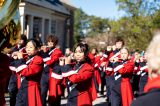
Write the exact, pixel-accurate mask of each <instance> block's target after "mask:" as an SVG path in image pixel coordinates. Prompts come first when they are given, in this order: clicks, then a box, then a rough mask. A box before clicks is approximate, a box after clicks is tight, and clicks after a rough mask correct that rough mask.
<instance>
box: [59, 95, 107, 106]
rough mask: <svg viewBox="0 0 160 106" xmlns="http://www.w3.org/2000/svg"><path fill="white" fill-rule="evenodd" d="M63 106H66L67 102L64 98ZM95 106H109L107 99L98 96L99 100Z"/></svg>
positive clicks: (95, 102) (94, 103)
mask: <svg viewBox="0 0 160 106" xmlns="http://www.w3.org/2000/svg"><path fill="white" fill-rule="evenodd" d="M61 103H62V106H65V104H66V103H67V100H66V99H64V98H62V102H61ZM93 105H94V106H107V105H108V104H107V102H106V97H105V96H101V95H99V94H98V98H97V99H96V100H95V101H94V102H93Z"/></svg>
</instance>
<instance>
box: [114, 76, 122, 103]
mask: <svg viewBox="0 0 160 106" xmlns="http://www.w3.org/2000/svg"><path fill="white" fill-rule="evenodd" d="M111 106H122V97H121V79H118V80H117V81H114V82H112V83H111Z"/></svg>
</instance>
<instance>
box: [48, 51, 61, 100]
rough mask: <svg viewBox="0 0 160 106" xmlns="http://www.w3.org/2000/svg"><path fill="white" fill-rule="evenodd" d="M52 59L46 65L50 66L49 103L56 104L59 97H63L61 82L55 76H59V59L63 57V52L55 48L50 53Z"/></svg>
mask: <svg viewBox="0 0 160 106" xmlns="http://www.w3.org/2000/svg"><path fill="white" fill-rule="evenodd" d="M49 55H50V59H49V60H48V61H46V64H47V65H49V66H50V74H49V101H50V102H54V101H55V100H56V98H57V96H61V95H62V92H63V91H62V88H61V86H60V85H58V84H57V83H58V82H59V81H60V80H61V79H59V78H57V77H54V75H56V74H57V76H58V73H57V71H58V70H57V68H56V67H57V65H58V64H59V58H60V57H62V56H63V54H62V51H61V50H60V49H58V48H54V49H53V50H52V51H51V52H50V53H49Z"/></svg>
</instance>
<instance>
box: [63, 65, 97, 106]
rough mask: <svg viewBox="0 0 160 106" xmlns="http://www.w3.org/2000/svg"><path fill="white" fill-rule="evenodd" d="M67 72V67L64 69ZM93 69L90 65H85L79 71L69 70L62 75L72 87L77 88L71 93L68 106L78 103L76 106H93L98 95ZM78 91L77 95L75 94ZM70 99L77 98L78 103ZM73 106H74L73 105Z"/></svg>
mask: <svg viewBox="0 0 160 106" xmlns="http://www.w3.org/2000/svg"><path fill="white" fill-rule="evenodd" d="M64 68H65V69H66V70H68V69H69V68H68V69H67V67H64ZM93 71H94V69H93V67H92V66H91V65H89V64H88V63H84V64H83V65H81V66H80V67H79V70H77V71H76V70H71V69H70V70H68V71H67V72H64V73H62V76H64V77H65V78H67V79H68V80H69V82H71V83H72V86H75V87H74V88H76V89H74V88H73V89H72V90H71V91H70V93H69V96H68V104H70V103H71V104H72V103H76V104H74V106H85V105H87V106H92V101H93V100H95V99H96V97H97V93H96V88H95V85H94V82H93V78H92V76H93ZM75 90H76V92H77V93H74V92H75ZM70 98H71V99H72V98H77V99H76V100H77V101H74V100H73V101H74V102H72V101H70ZM72 105H73V104H72Z"/></svg>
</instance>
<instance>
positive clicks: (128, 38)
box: [110, 0, 159, 50]
mask: <svg viewBox="0 0 160 106" xmlns="http://www.w3.org/2000/svg"><path fill="white" fill-rule="evenodd" d="M155 2H156V4H154V5H153V3H155ZM155 2H154V1H153V2H151V1H149V0H116V3H117V4H118V6H119V10H123V11H125V12H126V16H124V17H122V18H121V19H119V20H118V21H114V20H111V21H110V24H111V27H112V32H113V33H114V34H115V35H116V36H121V37H123V38H124V40H125V42H126V43H127V45H128V46H129V47H130V48H139V49H143V50H144V49H146V47H147V46H148V43H149V42H150V40H151V38H152V32H153V26H154V24H153V21H152V20H153V16H154V14H155V10H156V9H158V8H159V7H158V4H159V3H158V1H157V0H155Z"/></svg>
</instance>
